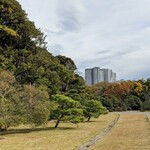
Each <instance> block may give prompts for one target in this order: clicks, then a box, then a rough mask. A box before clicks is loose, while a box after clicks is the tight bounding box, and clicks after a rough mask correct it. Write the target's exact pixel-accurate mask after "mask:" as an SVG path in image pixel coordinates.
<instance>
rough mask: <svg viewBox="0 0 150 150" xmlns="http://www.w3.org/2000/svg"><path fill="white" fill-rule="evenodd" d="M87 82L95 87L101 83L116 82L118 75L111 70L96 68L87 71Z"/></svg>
mask: <svg viewBox="0 0 150 150" xmlns="http://www.w3.org/2000/svg"><path fill="white" fill-rule="evenodd" d="M85 80H86V84H87V85H94V84H96V83H99V82H116V73H114V72H113V71H112V70H110V69H100V68H99V67H94V68H91V69H86V70H85Z"/></svg>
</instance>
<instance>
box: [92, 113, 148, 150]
mask: <svg viewBox="0 0 150 150" xmlns="http://www.w3.org/2000/svg"><path fill="white" fill-rule="evenodd" d="M119 114H120V118H119V120H118V122H117V124H116V125H115V127H114V128H113V130H111V132H110V133H109V135H108V136H105V137H104V138H102V139H101V140H99V141H98V142H96V143H95V144H94V145H93V146H91V147H90V148H89V149H90V150H150V124H149V122H148V120H147V117H149V115H150V112H135V111H130V112H119Z"/></svg>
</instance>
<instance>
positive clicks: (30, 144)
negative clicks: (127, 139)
mask: <svg viewBox="0 0 150 150" xmlns="http://www.w3.org/2000/svg"><path fill="white" fill-rule="evenodd" d="M116 116H117V115H115V114H112V113H109V114H107V115H101V116H100V117H99V118H98V119H94V118H92V119H91V122H89V123H87V122H86V123H80V124H79V128H77V127H76V125H74V124H71V123H60V126H59V128H58V129H54V128H53V126H54V123H53V122H50V123H49V124H48V125H47V127H45V128H36V129H30V128H29V127H27V126H20V127H18V128H13V129H10V130H9V131H8V133H7V134H4V135H1V133H0V150H75V149H76V148H77V147H79V146H80V145H81V144H82V143H84V142H86V141H88V140H89V139H91V138H92V137H94V136H95V135H97V134H99V133H101V131H103V130H104V129H105V128H106V127H107V126H108V124H110V122H111V121H112V120H114V119H115V117H116Z"/></svg>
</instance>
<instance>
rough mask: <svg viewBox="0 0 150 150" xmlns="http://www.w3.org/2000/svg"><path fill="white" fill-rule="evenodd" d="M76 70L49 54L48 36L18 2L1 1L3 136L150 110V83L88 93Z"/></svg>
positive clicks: (97, 87)
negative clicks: (18, 129)
mask: <svg viewBox="0 0 150 150" xmlns="http://www.w3.org/2000/svg"><path fill="white" fill-rule="evenodd" d="M76 69H77V67H76V65H75V63H74V61H73V60H72V59H71V58H68V57H66V56H61V55H59V56H56V57H54V56H53V55H52V54H51V53H50V52H49V51H48V49H47V47H46V42H45V35H44V34H43V33H42V32H41V30H40V29H37V28H36V27H35V25H34V22H32V21H30V20H29V19H28V18H27V14H26V13H25V11H24V10H22V8H21V6H20V4H19V3H18V2H17V1H16V0H0V131H5V130H7V129H8V128H9V127H11V126H16V125H19V124H31V125H33V126H39V125H43V124H46V123H47V122H48V121H50V120H52V119H55V120H56V125H55V127H58V125H59V123H60V122H61V121H66V122H67V121H69V122H72V123H75V124H77V123H79V122H84V121H90V118H91V117H99V116H100V114H105V113H107V110H109V111H124V110H149V109H150V79H148V80H146V81H145V80H139V81H125V82H120V83H119V82H118V83H99V84H97V85H94V86H90V87H89V86H86V85H85V81H84V79H83V77H81V76H80V75H78V74H77V73H75V70H76Z"/></svg>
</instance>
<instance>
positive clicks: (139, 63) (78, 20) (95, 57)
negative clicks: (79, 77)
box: [19, 0, 150, 79]
mask: <svg viewBox="0 0 150 150" xmlns="http://www.w3.org/2000/svg"><path fill="white" fill-rule="evenodd" d="M19 2H20V3H21V4H22V6H23V8H24V9H25V10H26V12H27V13H28V14H29V18H30V19H31V20H33V21H34V22H35V23H36V25H37V26H38V27H40V28H42V30H43V31H44V32H45V34H46V35H47V36H48V37H47V41H48V47H49V49H50V51H51V52H53V53H54V54H58V53H60V54H62V55H66V56H68V57H71V58H72V59H73V60H74V61H75V63H76V64H77V66H78V69H79V70H80V71H84V69H85V68H88V67H94V66H100V67H108V68H111V69H113V70H114V71H116V72H117V74H118V77H119V78H124V79H135V78H141V77H145V78H147V77H150V71H149V66H148V64H149V63H150V61H149V56H150V42H149V39H150V19H149V16H150V9H149V6H150V1H149V0H142V1H141V0H107V1H106V0H100V1H98V0H97V1H91V0H43V1H37V0H32V1H31V0H26V1H24V0H19Z"/></svg>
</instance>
